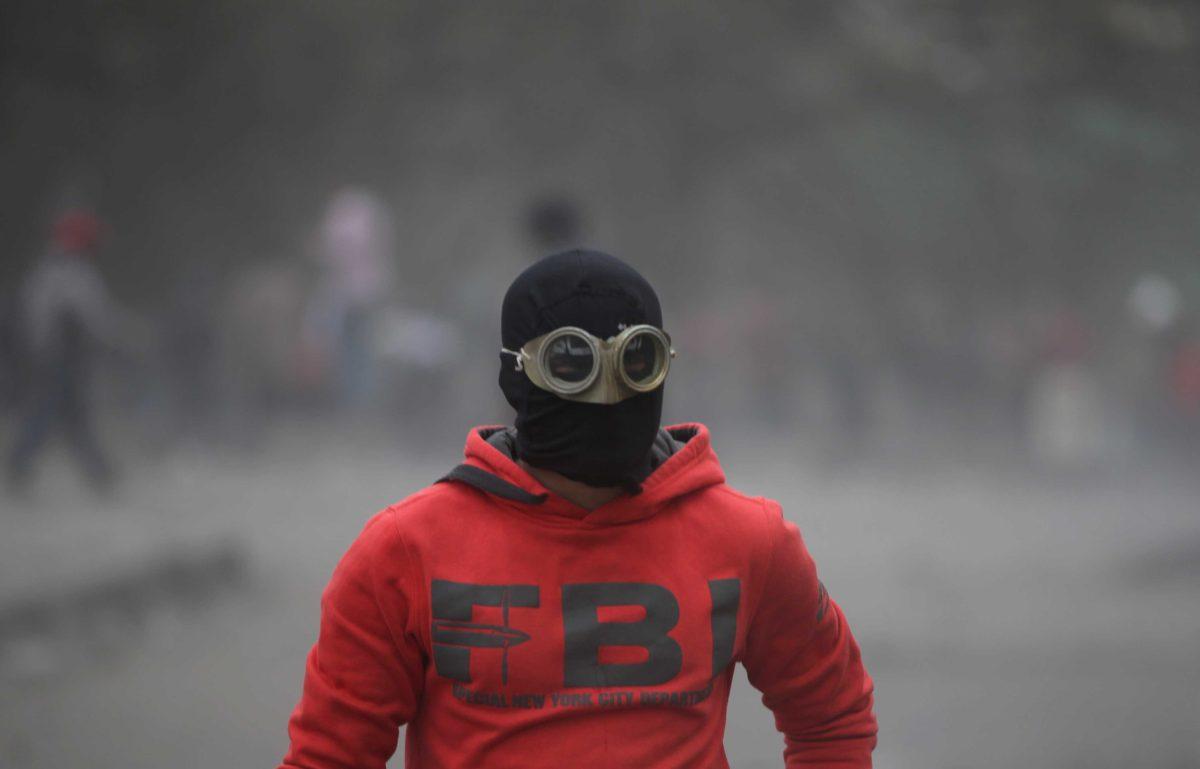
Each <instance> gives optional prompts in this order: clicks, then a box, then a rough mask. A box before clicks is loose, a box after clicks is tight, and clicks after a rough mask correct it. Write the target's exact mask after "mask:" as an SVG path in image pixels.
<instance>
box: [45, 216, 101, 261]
mask: <svg viewBox="0 0 1200 769" xmlns="http://www.w3.org/2000/svg"><path fill="white" fill-rule="evenodd" d="M103 229H104V226H103V224H101V222H100V219H99V218H97V217H96V215H95V214H93V213H92V212H90V211H85V210H83V209H73V210H71V211H67V212H66V213H65V214H63V215H62V216H60V217H59V218H58V220H57V221H56V222H55V223H54V243H55V244H56V245H57V246H58V247H59V248H61V249H62V250H64V251H66V252H68V253H72V254H87V253H89V252H91V251H92V250H93V249H95V248H96V246H97V245H98V244H99V243H100V235H101V233H102V232H103Z"/></svg>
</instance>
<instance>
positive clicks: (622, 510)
mask: <svg viewBox="0 0 1200 769" xmlns="http://www.w3.org/2000/svg"><path fill="white" fill-rule="evenodd" d="M516 447H517V434H516V430H515V429H514V428H512V427H505V426H485V427H476V428H473V429H472V430H471V432H470V433H468V435H467V445H466V449H465V450H464V454H465V456H466V462H465V463H464V464H462V465H459V466H458V467H457V468H455V469H454V471H452V472H451V473H450V474H448V475H447V476H445V477H444V478H442V479H441V480H443V481H456V482H460V483H465V484H467V485H469V486H473V487H475V488H476V489H478V490H480V491H482V492H483V493H486V494H489V495H490V496H492V497H493V498H494V499H495V500H496V501H498V502H500V503H502V504H504V505H507V506H510V507H515V508H517V509H519V510H521V511H522V512H525V513H528V514H531V515H537V516H549V517H555V518H560V519H562V518H566V519H573V520H577V521H580V522H581V523H585V524H589V525H596V526H603V525H610V524H618V523H628V522H630V521H636V520H640V519H642V518H649V517H650V516H652V515H655V514H656V513H658V512H659V511H660V510H662V509H663V508H664V507H665V506H667V505H668V504H669V503H671V502H672V501H674V500H676V499H678V498H679V497H683V496H685V495H687V494H691V493H692V492H694V491H698V490H700V489H703V488H706V487H708V486H715V485H717V484H721V483H724V482H725V474H724V472H722V470H721V465H720V462H719V461H718V460H717V455H716V452H714V451H713V450H712V445H711V443H710V441H709V434H708V428H707V427H705V426H704V425H702V424H699V423H689V424H679V425H673V426H671V427H666V428H662V429H660V430H659V431H658V434H657V436H655V439H654V443H653V446H652V447H651V451H650V472H649V474H648V475H647V476H646V477H645V478H644V479H643V480H642V481H641V484H640V485H641V489H640V491H638V492H637V493H632V494H622V495H621V496H619V497H617V498H616V499H614V500H612V501H611V502H606V503H605V504H603V505H601V506H599V507H597V508H595V509H594V510H588V509H587V508H584V507H580V506H579V505H577V504H575V503H574V502H571V501H569V500H567V499H564V498H563V497H561V496H559V495H557V494H555V493H554V492H552V491H550V490H549V489H547V488H546V487H545V486H543V485H542V484H541V483H539V482H538V481H537V479H536V478H534V477H533V476H532V475H530V474H529V473H527V472H526V471H525V470H524V468H522V467H521V466H520V465H518V464H517V461H516Z"/></svg>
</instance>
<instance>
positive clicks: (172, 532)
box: [0, 424, 1200, 769]
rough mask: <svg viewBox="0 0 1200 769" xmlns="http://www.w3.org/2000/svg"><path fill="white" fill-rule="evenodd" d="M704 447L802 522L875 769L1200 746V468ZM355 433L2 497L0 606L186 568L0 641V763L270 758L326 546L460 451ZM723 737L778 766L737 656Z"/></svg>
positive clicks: (216, 762)
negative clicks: (77, 619)
mask: <svg viewBox="0 0 1200 769" xmlns="http://www.w3.org/2000/svg"><path fill="white" fill-rule="evenodd" d="M715 441H716V443H715V445H716V448H717V450H718V452H719V453H720V455H721V457H722V460H723V462H724V464H725V465H726V470H727V473H728V475H729V476H730V477H731V479H732V481H733V483H734V484H735V485H737V486H739V487H741V488H742V489H744V490H749V491H753V492H754V493H762V494H767V495H772V496H775V497H777V498H779V499H780V500H781V501H783V503H784V507H785V511H786V512H787V514H788V515H789V517H790V518H792V519H793V520H795V521H796V522H797V523H799V524H800V526H801V528H802V531H803V532H804V533H805V537H806V539H807V541H808V544H809V547H810V549H811V550H812V552H813V553H814V555H815V557H816V558H817V561H818V565H819V567H820V568H821V571H822V576H823V579H824V581H825V583H826V585H828V586H829V588H830V591H831V593H832V594H833V595H834V597H835V598H836V599H837V600H838V601H839V602H840V603H841V604H842V606H843V608H844V609H845V611H846V613H847V615H848V617H849V619H850V621H851V624H852V626H853V627H854V629H855V631H856V634H857V635H858V637H859V640H860V642H861V644H862V647H863V649H864V653H865V657H866V660H867V663H868V666H869V669H870V670H871V672H872V674H873V675H874V676H875V678H876V683H877V688H878V713H879V719H880V724H881V730H882V731H881V735H880V748H879V752H878V754H877V766H879V767H881V768H882V769H890V768H895V767H903V768H906V769H907V768H915V767H923V768H924V767H928V768H931V769H936V768H938V767H946V768H947V769H949V768H952V767H996V768H998V769H999V768H1007V767H1014V766H1026V767H1067V768H1073V767H1083V766H1087V767H1118V766H1120V767H1127V766H1138V767H1162V768H1163V769H1179V768H1182V767H1195V766H1200V655H1197V654H1196V649H1197V648H1200V611H1198V610H1197V606H1200V520H1198V519H1197V516H1196V514H1195V508H1196V504H1195V500H1196V498H1197V497H1196V493H1197V491H1200V489H1198V486H1200V481H1197V479H1195V478H1194V477H1189V476H1187V475H1185V474H1182V473H1172V472H1171V471H1168V470H1163V469H1161V468H1159V469H1153V470H1152V469H1145V470H1133V469H1127V470H1125V471H1122V472H1121V473H1108V474H1103V475H1099V474H1098V475H1090V476H1076V477H1071V478H1064V477H1058V478H1054V479H1050V478H1042V477H1035V476H1033V475H1031V474H1029V473H1027V472H1023V471H1017V470H1012V469H1005V468H996V467H989V466H971V465H968V464H959V465H957V466H955V465H953V464H951V463H946V462H938V463H929V464H927V465H924V466H922V465H919V464H917V465H912V466H897V465H895V464H890V463H884V462H872V463H867V464H864V465H860V466H859V467H858V468H857V469H854V470H847V471H845V472H842V473H831V472H822V473H818V472H816V471H814V470H812V469H811V468H810V466H809V464H808V463H807V462H806V461H805V460H804V458H803V457H802V456H801V455H800V454H799V453H798V452H796V451H795V450H793V449H790V448H787V447H785V446H782V445H763V444H762V443H755V442H750V441H745V442H739V438H738V436H735V435H732V434H730V435H722V434H720V433H718V434H717V435H716V436H715ZM371 443H372V442H371V441H370V440H367V441H362V440H358V441H351V440H350V437H349V436H348V435H347V434H345V433H337V432H334V433H332V434H331V432H330V431H328V430H322V431H318V429H317V428H316V427H315V426H313V425H305V424H291V425H289V426H288V427H287V428H286V429H284V430H283V431H281V432H280V434H279V435H277V436H276V438H274V439H273V440H272V442H271V445H270V446H269V447H265V448H263V449H262V450H261V451H259V452H256V453H255V454H254V455H253V457H251V456H249V455H237V454H234V455H224V456H221V455H215V454H208V453H195V454H191V455H187V454H182V455H176V456H173V457H169V458H164V459H162V460H160V461H159V462H158V463H156V464H151V465H147V466H145V467H143V468H142V469H140V470H139V471H138V472H137V473H136V474H135V475H132V476H131V477H130V478H129V479H128V480H129V483H128V485H127V487H126V488H125V489H124V491H123V492H121V494H120V495H119V496H118V497H117V498H114V499H113V500H111V501H109V502H107V503H105V504H103V505H100V506H98V507H97V506H94V505H93V504H91V503H89V501H88V500H87V497H86V492H84V490H83V487H82V484H78V485H73V484H70V483H62V482H59V483H55V484H51V483H43V484H42V488H41V489H39V494H38V495H37V496H36V498H35V499H34V500H32V501H29V502H25V503H21V504H18V505H14V504H6V505H5V507H4V513H3V526H4V530H5V536H4V537H3V538H2V539H0V585H2V586H3V588H2V589H0V612H3V611H4V610H6V609H8V608H9V607H10V606H12V605H13V602H14V601H15V600H17V598H19V597H21V596H24V597H28V596H30V595H47V596H49V595H56V594H62V593H63V592H64V591H65V592H68V593H69V592H70V591H71V590H72V589H77V588H78V585H75V584H74V583H76V582H80V581H82V582H85V583H89V582H90V583H91V584H96V583H98V582H100V583H103V582H104V580H106V579H107V580H109V582H112V575H119V574H137V573H139V572H140V573H145V572H146V570H147V569H150V568H155V567H153V564H155V563H158V562H160V561H161V560H162V559H164V558H166V559H170V558H173V557H178V558H182V559H184V560H186V558H188V557H192V558H194V559H199V561H200V566H198V567H197V570H196V571H195V573H193V574H192V575H191V577H189V578H183V579H182V580H181V582H182V583H183V585H184V587H182V588H181V591H182V592H181V593H180V594H178V595H175V594H172V595H168V596H165V597H164V596H161V595H160V596H157V597H156V596H154V595H143V596H140V597H139V596H138V594H137V592H138V588H137V587H136V586H134V587H128V591H127V592H128V593H129V595H128V596H126V599H125V602H124V605H125V606H126V608H127V613H128V616H130V617H134V618H135V620H136V621H130V622H124V623H121V622H110V623H107V624H105V623H103V622H99V623H97V622H92V623H91V624H86V623H85V624H82V625H80V627H77V628H76V629H75V630H71V629H67V630H61V631H53V632H47V633H45V634H43V635H42V636H40V640H39V636H38V634H37V633H33V634H32V635H29V636H28V637H26V638H25V639H24V640H23V641H22V640H19V639H18V640H13V638H12V637H10V638H9V642H8V643H7V644H6V645H5V647H4V656H3V657H0V766H4V767H11V769H31V768H33V767H59V766H88V767H95V768H96V769H106V768H107V767H113V769H117V768H120V769H137V768H138V767H163V766H172V767H177V768H182V767H191V766H195V767H200V766H206V767H207V766H272V765H274V762H276V761H277V760H278V759H279V757H280V756H281V755H282V753H283V750H284V748H285V746H286V736H285V732H284V728H285V723H286V719H287V716H288V713H289V712H290V709H291V707H292V706H293V705H294V703H295V700H296V698H297V696H298V693H299V686H300V682H301V677H302V672H303V658H304V655H305V653H306V652H307V650H308V647H309V645H310V644H311V643H312V641H313V640H314V636H315V632H316V620H317V610H318V598H319V594H320V590H321V588H322V586H323V585H324V582H325V580H326V579H327V577H328V575H329V572H330V570H331V568H332V566H333V564H334V562H335V561H336V559H337V558H338V556H339V555H340V554H341V552H342V551H343V550H344V548H345V547H346V546H347V545H348V543H349V542H350V540H351V539H352V538H353V537H354V536H355V534H356V533H357V532H358V530H359V528H360V527H361V525H362V524H363V522H364V521H365V519H366V518H367V517H368V516H369V515H370V514H371V513H372V512H373V511H374V510H376V509H378V508H380V507H382V506H383V505H385V504H387V503H388V502H390V501H392V500H395V499H398V498H401V497H403V496H404V495H406V494H407V493H409V492H411V491H414V490H416V489H417V488H419V487H420V486H422V485H424V484H426V483H427V482H428V481H430V480H431V479H433V478H436V477H437V476H438V475H439V474H440V473H441V472H442V471H444V470H445V468H447V467H449V466H451V465H452V464H453V463H454V462H455V460H456V459H457V457H458V446H456V445H453V444H449V443H447V444H445V445H439V446H438V447H437V449H436V450H431V451H425V452H417V451H401V450H397V449H396V448H394V447H393V448H389V449H381V448H378V447H375V448H372V446H371ZM59 461H61V458H58V457H56V458H55V461H54V462H52V463H50V465H49V466H47V467H46V468H44V469H45V471H46V472H47V474H52V473H56V472H57V471H59V470H60V469H63V470H66V469H68V468H59V467H57V466H56V465H57V464H58V462H59ZM207 553H216V554H217V555H216V556H214V558H213V559H211V560H210V561H207V562H206V561H204V556H205V554H207ZM205 563H207V564H208V566H207V567H206V566H205V565H204V564H205ZM147 564H150V565H149V566H148V565H147ZM204 568H211V569H212V570H215V571H217V572H223V573H217V574H210V575H208V576H205V572H204ZM97 575H99V577H98V576H97ZM157 581H159V582H161V580H157ZM118 582H119V581H118ZM15 586H20V587H19V589H18V587H15ZM81 635H82V637H79V636H81ZM726 744H727V750H728V753H729V757H730V762H731V765H733V766H735V767H751V768H755V767H771V766H779V765H780V759H779V754H780V751H781V749H782V743H781V740H780V738H779V737H778V735H776V734H775V732H774V728H773V724H772V723H771V718H770V715H769V714H768V713H767V711H765V710H764V709H763V708H762V706H761V705H760V704H759V703H758V700H757V695H756V693H755V692H754V691H753V690H752V689H751V688H750V687H749V686H748V684H746V682H745V679H744V676H739V680H738V682H737V684H736V686H735V692H734V698H733V702H732V704H731V711H730V721H729V727H728V731H727V738H726ZM395 763H396V765H399V763H400V761H399V759H397V761H396V762H395Z"/></svg>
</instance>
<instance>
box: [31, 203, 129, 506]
mask: <svg viewBox="0 0 1200 769" xmlns="http://www.w3.org/2000/svg"><path fill="white" fill-rule="evenodd" d="M101 232H102V224H101V222H100V220H99V219H98V218H97V217H96V216H95V215H94V214H92V213H91V212H88V211H83V210H73V211H69V212H67V213H66V214H64V215H62V216H61V217H60V218H59V220H58V221H57V222H56V224H55V226H54V237H53V243H52V246H51V248H50V249H49V250H48V251H47V252H46V253H45V254H44V255H43V256H42V257H41V258H40V259H38V261H37V262H35V263H34V265H33V267H32V268H31V269H30V271H29V273H28V274H27V275H26V276H25V279H24V282H23V284H22V285H21V287H20V293H19V296H18V312H17V316H18V322H19V327H20V332H21V335H22V337H23V340H24V345H25V348H26V349H27V350H28V352H29V355H30V359H31V364H32V368H33V372H32V381H31V383H30V384H31V386H30V388H29V392H28V393H27V397H26V398H25V404H24V408H23V410H22V413H21V416H20V423H19V426H18V429H17V434H16V441H15V443H14V444H13V446H12V449H11V451H10V453H9V455H8V463H7V474H8V482H9V486H10V488H11V489H13V490H16V491H20V490H22V489H24V488H25V487H26V486H27V484H28V482H29V480H30V476H31V474H32V469H33V461H34V459H35V457H36V455H37V453H38V451H39V450H40V449H41V448H42V447H43V446H44V445H45V443H46V439H47V438H48V437H49V436H50V434H51V433H52V432H53V430H54V429H55V428H58V429H61V430H62V432H63V434H64V435H65V437H66V438H67V439H68V440H69V441H70V444H71V447H72V448H73V449H74V451H75V455H76V456H77V458H78V459H79V462H80V464H81V465H82V467H83V469H84V472H85V473H86V474H87V478H88V480H89V482H90V483H91V484H92V486H93V487H94V488H96V489H97V490H102V491H103V490H108V489H110V488H111V487H112V485H113V482H114V480H115V475H114V470H113V466H112V463H111V462H110V461H109V459H108V457H107V456H106V455H105V454H104V452H103V450H102V449H101V447H100V444H99V442H98V441H97V439H96V435H95V431H94V429H93V425H92V413H91V407H90V395H91V389H92V388H91V376H90V374H91V363H92V360H91V359H92V353H93V351H94V348H95V347H96V345H97V343H98V342H100V343H111V342H112V341H113V340H114V338H115V336H116V325H117V323H118V315H119V311H118V310H117V308H116V307H115V306H114V305H113V303H112V302H111V300H110V298H109V295H108V291H107V289H106V287H105V285H104V280H103V279H102V278H101V276H100V273H99V271H98V270H97V269H96V265H95V264H94V262H93V261H92V256H93V254H94V253H95V250H96V247H97V246H98V245H99V241H100V236H101Z"/></svg>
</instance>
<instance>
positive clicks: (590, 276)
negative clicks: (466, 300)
mask: <svg viewBox="0 0 1200 769" xmlns="http://www.w3.org/2000/svg"><path fill="white" fill-rule="evenodd" d="M638 323H648V324H650V325H652V326H656V327H658V328H662V310H661V309H660V307H659V303H658V296H657V295H656V294H655V293H654V289H653V288H651V286H650V284H649V283H648V282H647V281H646V279H645V278H643V277H642V276H641V275H639V274H638V273H637V271H636V270H634V269H633V268H632V267H630V266H629V265H627V264H625V263H624V262H622V261H621V260H620V259H617V258H616V257H613V256H610V255H608V254H604V253H601V252H599V251H589V250H584V249H576V250H573V251H564V252H562V253H559V254H554V255H553V256H548V257H546V258H545V259H542V260H541V261H539V262H537V263H535V264H534V265H533V266H531V267H530V268H529V269H527V270H525V271H524V272H522V273H521V274H520V275H519V276H517V279H516V280H515V281H513V284H512V285H511V286H510V287H509V289H508V292H507V293H506V294H505V296H504V305H503V307H502V309H501V313H500V335H501V341H502V344H503V346H504V347H506V348H507V349H510V350H517V349H520V347H521V346H522V345H524V344H525V343H526V342H528V341H529V340H530V339H533V338H535V337H538V336H541V335H542V334H545V333H547V332H550V331H553V330H554V329H556V328H559V327H561V326H578V327H579V328H582V329H584V330H585V331H588V332H589V333H592V334H594V335H596V336H598V337H600V338H601V339H607V338H609V337H612V336H615V335H616V334H617V333H618V332H619V331H620V330H621V327H622V326H628V325H634V324H638ZM500 389H501V390H503V391H504V397H505V398H506V399H507V400H508V402H509V404H511V405H512V407H513V408H514V409H516V411H517V416H516V429H517V438H516V450H517V457H518V458H520V459H523V460H525V461H526V462H528V463H529V464H531V465H533V466H534V467H541V468H545V469H547V470H553V471H554V472H556V473H561V474H562V475H564V476H566V477H567V478H570V479H572V480H576V481H579V482H581V483H585V484H588V485H589V486H626V487H629V486H631V485H632V486H636V485H637V482H638V481H640V480H641V479H642V478H644V477H645V476H646V475H647V474H649V472H650V447H651V445H652V444H653V442H654V438H655V435H656V434H657V432H658V425H659V419H660V418H661V416H662V401H663V388H662V387H658V388H657V389H655V390H653V391H651V392H648V393H642V394H640V395H636V396H634V397H632V398H628V399H626V400H623V401H621V402H620V403H616V404H612V405H604V404H595V403H579V402H576V401H568V400H564V399H562V398H559V397H558V396H556V395H554V394H553V393H551V392H547V391H546V390H542V389H540V388H538V387H536V386H534V384H533V383H532V382H530V381H529V378H528V377H527V376H525V373H524V372H521V371H516V370H515V367H514V361H513V357H512V356H511V355H508V354H505V353H501V355H500Z"/></svg>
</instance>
